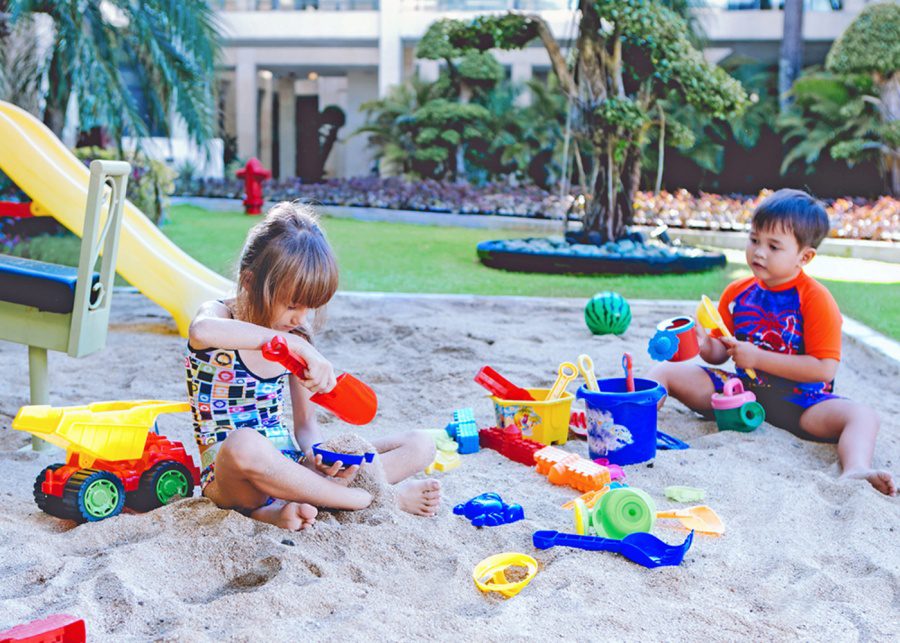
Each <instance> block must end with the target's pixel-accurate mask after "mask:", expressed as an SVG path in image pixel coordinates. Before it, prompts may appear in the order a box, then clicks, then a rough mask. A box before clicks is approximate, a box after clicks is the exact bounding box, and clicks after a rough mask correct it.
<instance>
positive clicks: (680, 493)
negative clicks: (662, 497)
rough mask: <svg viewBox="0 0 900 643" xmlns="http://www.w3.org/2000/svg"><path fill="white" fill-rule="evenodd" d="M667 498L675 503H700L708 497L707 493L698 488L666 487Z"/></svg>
mask: <svg viewBox="0 0 900 643" xmlns="http://www.w3.org/2000/svg"><path fill="white" fill-rule="evenodd" d="M665 493H666V498H668V499H669V500H674V501H675V502H700V501H701V500H703V499H704V498H705V497H706V491H704V490H703V489H698V488H697V487H679V486H677V485H673V486H671V487H666V489H665Z"/></svg>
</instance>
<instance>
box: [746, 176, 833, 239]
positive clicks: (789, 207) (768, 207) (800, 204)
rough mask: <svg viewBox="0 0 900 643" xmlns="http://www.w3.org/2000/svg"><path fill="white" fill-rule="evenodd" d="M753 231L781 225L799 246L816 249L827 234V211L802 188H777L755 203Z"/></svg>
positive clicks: (752, 222)
mask: <svg viewBox="0 0 900 643" xmlns="http://www.w3.org/2000/svg"><path fill="white" fill-rule="evenodd" d="M751 225H752V226H753V228H754V229H755V230H771V229H772V228H778V227H782V226H783V227H784V229H785V230H789V231H790V232H792V233H794V237H795V238H796V239H797V244H798V245H799V246H800V247H801V248H818V247H819V244H820V243H822V239H824V238H825V237H826V236H828V228H829V223H828V214H827V213H826V212H825V206H824V205H822V203H821V202H820V201H818V200H816V199H815V198H813V197H812V196H810V195H809V194H807V193H806V192H804V191H803V190H790V189H783V190H778V192H776V193H775V194H773V195H771V196H769V197H767V198H766V199H765V200H763V202H762V203H760V204H759V205H758V206H756V212H754V213H753V220H752V221H751Z"/></svg>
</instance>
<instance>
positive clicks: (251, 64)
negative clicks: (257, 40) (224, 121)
mask: <svg viewBox="0 0 900 643" xmlns="http://www.w3.org/2000/svg"><path fill="white" fill-rule="evenodd" d="M236 58H237V66H236V69H235V94H236V97H237V104H236V105H235V115H236V116H237V147H238V156H240V157H241V158H242V159H248V158H250V157H251V156H257V155H258V154H259V150H258V149H257V141H258V138H257V118H258V114H257V109H256V92H257V84H256V60H255V58H254V54H253V50H251V49H238V51H237V55H236Z"/></svg>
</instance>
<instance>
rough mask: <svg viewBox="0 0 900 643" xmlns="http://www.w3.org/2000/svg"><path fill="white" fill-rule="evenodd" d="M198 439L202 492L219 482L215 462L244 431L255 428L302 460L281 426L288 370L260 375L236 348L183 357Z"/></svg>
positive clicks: (190, 351) (191, 352)
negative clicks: (230, 437) (222, 449)
mask: <svg viewBox="0 0 900 643" xmlns="http://www.w3.org/2000/svg"><path fill="white" fill-rule="evenodd" d="M184 365H185V368H186V369H187V388H188V398H189V400H190V404H191V414H192V415H193V420H194V439H195V440H196V441H197V446H198V447H199V448H200V462H201V464H200V468H201V473H200V488H201V490H202V489H205V488H206V486H207V485H208V484H209V483H210V482H212V481H213V479H214V478H215V460H216V454H217V453H218V451H219V447H220V446H221V444H222V442H224V441H225V438H227V437H228V435H229V434H230V433H231V432H232V431H234V430H235V429H240V428H245V427H247V428H252V429H256V430H257V431H258V432H259V433H260V434H261V435H264V436H265V437H267V438H268V439H269V440H271V441H272V443H273V444H274V445H275V447H276V448H277V449H278V450H279V451H281V452H282V453H283V454H284V455H285V456H286V457H288V458H290V459H292V460H294V461H295V462H299V461H300V460H301V459H302V457H303V452H302V451H301V450H299V449H298V448H297V445H296V444H295V442H294V440H293V438H292V437H291V434H290V431H288V429H287V428H286V427H285V426H284V424H283V423H282V412H283V410H284V384H285V382H286V381H287V377H288V372H287V371H285V372H283V373H281V374H280V375H277V376H276V377H271V378H262V377H258V376H256V375H255V374H254V373H253V372H252V371H251V370H250V369H249V368H247V366H246V365H245V364H244V362H243V360H242V359H241V356H240V353H239V352H238V351H236V350H226V349H221V348H211V349H207V350H195V349H194V348H192V347H191V346H190V344H188V349H187V353H186V355H185V358H184Z"/></svg>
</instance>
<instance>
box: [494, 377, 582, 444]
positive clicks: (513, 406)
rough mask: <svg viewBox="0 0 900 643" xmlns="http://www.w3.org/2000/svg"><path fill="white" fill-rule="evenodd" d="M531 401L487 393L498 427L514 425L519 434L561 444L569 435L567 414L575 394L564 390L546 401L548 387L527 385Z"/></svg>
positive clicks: (569, 414) (543, 441) (539, 440)
mask: <svg viewBox="0 0 900 643" xmlns="http://www.w3.org/2000/svg"><path fill="white" fill-rule="evenodd" d="M527 391H528V392H529V393H531V396H532V397H533V398H534V401H531V400H528V401H525V400H502V399H500V398H499V397H494V396H491V400H492V401H493V402H494V415H495V416H496V418H497V426H498V427H500V428H501V429H508V428H510V427H516V428H517V429H519V431H521V432H522V437H524V438H528V439H529V440H535V441H537V442H540V443H541V444H548V445H549V444H565V443H566V440H568V439H569V418H570V417H571V414H572V400H574V399H575V396H574V395H572V394H571V393H569V392H568V391H564V392H563V394H562V395H560V397H559V399H556V400H551V401H549V402H546V401H545V400H546V398H547V394H548V393H549V392H550V389H548V388H530V389H527Z"/></svg>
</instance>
